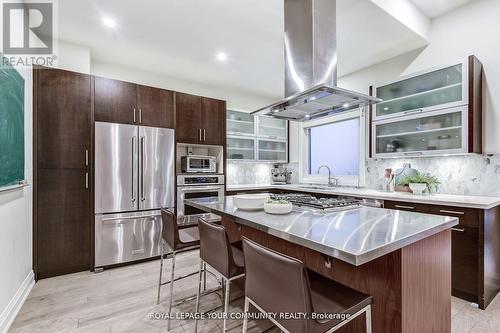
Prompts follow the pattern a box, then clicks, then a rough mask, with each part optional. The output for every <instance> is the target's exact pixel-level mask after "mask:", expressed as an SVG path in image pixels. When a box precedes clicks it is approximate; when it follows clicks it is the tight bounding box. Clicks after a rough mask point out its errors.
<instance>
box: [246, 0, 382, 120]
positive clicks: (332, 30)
mask: <svg viewBox="0 0 500 333" xmlns="http://www.w3.org/2000/svg"><path fill="white" fill-rule="evenodd" d="M284 1H285V96H286V98H285V99H283V100H281V101H278V102H276V103H273V104H271V105H268V106H266V107H264V108H261V109H259V110H257V111H254V112H252V114H253V115H259V116H261V115H263V116H271V117H275V118H281V119H288V120H298V121H303V120H309V119H313V118H318V117H323V116H328V115H331V114H334V113H338V112H344V111H348V110H353V109H357V108H360V107H363V106H367V105H370V104H374V103H379V102H381V101H382V100H381V99H378V98H375V97H372V96H368V95H365V94H360V93H357V92H353V91H349V90H346V89H342V88H338V87H337V26H336V20H337V18H336V5H337V1H336V0H284Z"/></svg>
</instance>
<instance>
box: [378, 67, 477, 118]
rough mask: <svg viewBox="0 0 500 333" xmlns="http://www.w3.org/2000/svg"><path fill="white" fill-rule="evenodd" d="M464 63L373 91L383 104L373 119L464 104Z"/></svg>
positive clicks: (465, 92)
mask: <svg viewBox="0 0 500 333" xmlns="http://www.w3.org/2000/svg"><path fill="white" fill-rule="evenodd" d="M467 78H468V66H467V62H466V61H464V62H462V63H458V64H455V65H452V66H447V67H441V68H439V69H433V70H429V71H424V72H420V73H417V74H414V75H409V76H406V77H405V78H403V79H401V80H398V81H397V82H393V83H390V84H387V85H383V86H378V87H375V88H374V91H375V95H376V96H377V97H378V98H381V99H382V100H383V102H381V103H379V104H376V105H375V107H374V108H373V110H374V111H373V112H374V114H373V120H382V119H388V118H392V117H398V116H404V115H409V114H414V113H422V112H427V111H433V110H438V109H445V108H450V107H456V106H461V105H465V104H467V103H468V86H467V84H468V80H467Z"/></svg>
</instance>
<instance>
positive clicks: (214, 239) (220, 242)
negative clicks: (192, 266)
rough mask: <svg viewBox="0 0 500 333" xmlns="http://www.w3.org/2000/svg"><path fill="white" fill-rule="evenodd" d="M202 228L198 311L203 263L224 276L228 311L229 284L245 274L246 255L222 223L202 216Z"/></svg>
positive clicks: (224, 329) (225, 308) (199, 225)
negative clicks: (210, 221) (233, 241)
mask: <svg viewBox="0 0 500 333" xmlns="http://www.w3.org/2000/svg"><path fill="white" fill-rule="evenodd" d="M198 228H199V230H200V271H199V285H198V296H197V299H196V312H197V313H198V312H199V308H200V292H201V273H202V269H203V265H208V266H210V267H211V268H212V269H213V270H215V271H217V273H219V274H220V275H221V276H222V280H223V281H224V285H225V291H224V313H225V314H227V313H228V308H229V286H230V284H231V281H233V280H236V279H239V278H241V277H243V276H244V275H245V264H244V257H243V252H242V247H241V242H239V245H238V244H237V243H236V244H231V243H230V242H229V239H228V237H227V234H226V229H225V228H224V227H223V226H221V225H216V224H213V223H209V222H207V221H205V220H204V219H202V218H200V220H199V222H198ZM197 329H198V320H197V319H196V321H195V329H194V331H195V332H197ZM226 331H227V319H226V317H225V316H224V325H223V332H226Z"/></svg>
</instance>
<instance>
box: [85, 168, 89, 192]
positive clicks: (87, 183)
mask: <svg viewBox="0 0 500 333" xmlns="http://www.w3.org/2000/svg"><path fill="white" fill-rule="evenodd" d="M85 188H86V189H88V188H89V173H88V172H85Z"/></svg>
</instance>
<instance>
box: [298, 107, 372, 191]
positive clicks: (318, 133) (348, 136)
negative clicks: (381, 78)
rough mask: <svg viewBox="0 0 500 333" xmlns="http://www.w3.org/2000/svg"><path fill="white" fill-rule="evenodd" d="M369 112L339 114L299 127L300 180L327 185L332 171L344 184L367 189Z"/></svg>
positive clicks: (303, 123)
mask: <svg viewBox="0 0 500 333" xmlns="http://www.w3.org/2000/svg"><path fill="white" fill-rule="evenodd" d="M366 121H367V120H366V117H365V110H364V109H360V110H355V111H348V112H343V113H339V114H336V115H333V116H329V117H324V118H318V119H314V120H310V121H306V122H302V123H300V124H299V133H300V135H299V150H300V159H299V163H300V165H299V181H300V182H301V183H317V184H326V183H327V181H328V179H327V178H328V177H327V176H328V170H327V169H326V168H322V169H321V170H320V173H319V174H318V169H319V167H320V166H322V165H327V166H328V167H329V168H330V170H331V173H332V177H335V178H338V180H339V183H340V185H349V186H363V185H364V183H365V157H366V151H365V150H366V147H367V142H366V138H367V137H366V133H365V132H366Z"/></svg>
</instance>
